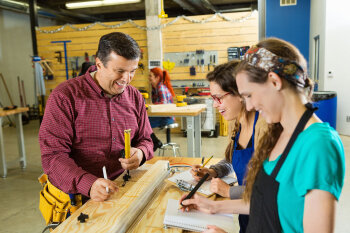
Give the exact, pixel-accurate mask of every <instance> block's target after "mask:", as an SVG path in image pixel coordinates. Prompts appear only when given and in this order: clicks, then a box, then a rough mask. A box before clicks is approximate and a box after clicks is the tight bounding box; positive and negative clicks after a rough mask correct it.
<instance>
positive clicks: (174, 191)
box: [53, 157, 219, 233]
mask: <svg viewBox="0 0 350 233" xmlns="http://www.w3.org/2000/svg"><path fill="white" fill-rule="evenodd" d="M158 160H169V162H170V165H171V164H174V163H185V164H199V163H200V162H201V161H200V158H182V157H180V158H179V157H177V158H174V157H155V158H153V159H151V160H150V161H148V162H147V163H146V164H145V165H144V166H142V167H140V168H139V169H137V170H133V171H130V175H131V177H132V178H131V180H130V181H128V182H127V184H126V185H125V187H121V184H122V182H123V181H122V175H121V176H119V177H118V178H117V179H116V180H115V182H116V183H117V185H118V186H119V191H118V192H117V193H116V194H114V195H113V196H112V197H111V198H110V199H109V200H107V201H105V202H95V201H92V200H89V201H88V202H87V203H86V204H85V205H83V206H82V207H81V208H80V209H78V210H77V211H76V212H75V213H74V214H72V216H70V217H69V218H68V219H67V220H66V221H64V222H63V223H62V224H61V225H60V226H59V227H57V228H56V229H55V230H54V231H53V232H54V233H58V232H111V231H110V229H111V228H112V226H113V224H115V221H116V219H118V217H121V218H122V217H123V216H118V211H119V210H120V209H117V207H118V206H120V205H121V203H118V200H120V199H121V198H122V197H123V195H124V194H125V193H126V192H127V191H128V190H129V189H130V188H132V187H133V185H135V184H136V182H137V180H138V179H140V177H142V175H143V174H144V173H146V171H147V167H150V165H151V164H154V163H155V162H156V161H158ZM218 161H219V159H212V160H211V161H210V162H209V164H214V163H217V162H218ZM183 193H184V192H182V191H181V190H180V189H178V188H177V187H175V186H173V185H170V184H168V183H167V182H165V181H164V182H163V183H162V187H161V188H160V191H159V192H158V194H157V195H155V196H154V198H153V199H152V200H151V201H150V202H149V203H148V204H147V206H146V207H145V208H144V209H143V210H141V209H140V214H139V217H138V218H137V220H136V221H135V222H134V224H133V225H132V226H131V227H130V228H129V229H128V231H127V232H167V233H180V232H182V230H181V229H177V228H170V229H164V228H163V219H164V213H165V210H166V206H167V202H168V199H180V197H181V196H182V195H183ZM123 207H124V205H123ZM126 207H127V206H125V208H126ZM81 212H83V213H84V214H88V215H89V219H88V220H87V222H86V223H79V222H78V221H77V217H78V216H79V215H80V213H81ZM116 216H118V217H116Z"/></svg>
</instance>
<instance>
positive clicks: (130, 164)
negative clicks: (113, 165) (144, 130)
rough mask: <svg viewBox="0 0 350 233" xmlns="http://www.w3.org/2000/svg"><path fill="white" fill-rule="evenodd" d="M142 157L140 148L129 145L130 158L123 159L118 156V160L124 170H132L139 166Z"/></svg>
mask: <svg viewBox="0 0 350 233" xmlns="http://www.w3.org/2000/svg"><path fill="white" fill-rule="evenodd" d="M142 159H143V152H142V150H140V149H138V148H135V147H131V148H130V158H129V159H123V158H120V159H119V162H120V163H121V165H122V167H123V169H125V170H133V169H136V168H138V167H139V166H140V163H141V162H142Z"/></svg>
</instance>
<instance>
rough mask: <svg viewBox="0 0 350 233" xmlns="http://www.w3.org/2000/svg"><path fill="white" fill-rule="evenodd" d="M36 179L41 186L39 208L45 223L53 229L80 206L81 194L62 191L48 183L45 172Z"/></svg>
mask: <svg viewBox="0 0 350 233" xmlns="http://www.w3.org/2000/svg"><path fill="white" fill-rule="evenodd" d="M38 180H39V182H40V183H41V185H42V186H43V189H42V190H41V191H40V201H39V209H40V212H41V214H42V215H43V217H44V219H45V222H46V225H48V226H49V225H51V226H52V229H54V228H55V227H57V226H58V225H59V224H60V223H62V222H63V221H64V220H66V219H67V218H68V217H69V216H70V214H72V213H74V212H75V211H76V210H77V209H78V208H79V207H81V206H82V196H81V195H80V194H74V195H72V194H70V195H68V194H66V193H64V192H63V191H61V190H60V189H58V188H56V187H55V186H54V185H52V184H51V183H50V181H49V179H48V177H47V175H46V174H42V175H41V176H40V177H39V178H38Z"/></svg>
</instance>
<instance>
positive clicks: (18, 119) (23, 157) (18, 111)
mask: <svg viewBox="0 0 350 233" xmlns="http://www.w3.org/2000/svg"><path fill="white" fill-rule="evenodd" d="M28 110H29V108H16V109H12V110H6V111H4V110H3V109H2V108H0V155H1V164H2V177H3V178H5V177H6V176H7V165H6V156H5V149H4V141H3V138H4V136H3V133H2V118H3V117H4V116H10V115H14V116H15V120H16V129H17V140H18V151H19V156H20V157H19V161H20V162H19V163H20V166H21V168H22V169H24V168H25V167H26V166H27V160H26V152H25V148H24V137H23V127H22V113H23V112H27V111H28Z"/></svg>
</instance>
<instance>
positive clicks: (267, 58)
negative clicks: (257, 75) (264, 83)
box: [244, 46, 307, 87]
mask: <svg viewBox="0 0 350 233" xmlns="http://www.w3.org/2000/svg"><path fill="white" fill-rule="evenodd" d="M244 60H245V61H246V62H248V64H249V65H251V66H254V67H259V68H261V69H263V70H265V71H266V72H274V73H276V74H278V75H279V76H280V77H283V78H285V79H286V80H288V81H289V82H292V83H294V84H295V85H297V86H300V87H306V82H305V80H306V79H307V74H306V73H305V72H304V70H303V68H302V67H301V66H300V65H299V64H298V63H297V62H295V61H291V60H288V59H286V58H282V57H279V56H277V55H276V54H274V53H272V52H270V51H269V50H267V49H265V48H258V47H256V46H253V47H251V48H250V49H249V50H248V51H247V52H246V53H245V55H244Z"/></svg>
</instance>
